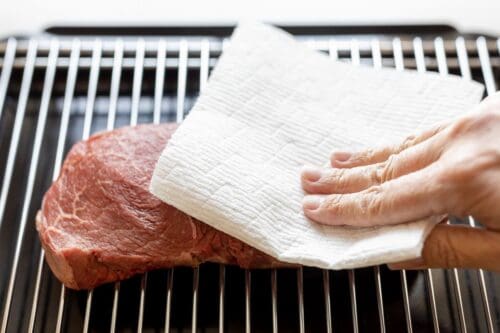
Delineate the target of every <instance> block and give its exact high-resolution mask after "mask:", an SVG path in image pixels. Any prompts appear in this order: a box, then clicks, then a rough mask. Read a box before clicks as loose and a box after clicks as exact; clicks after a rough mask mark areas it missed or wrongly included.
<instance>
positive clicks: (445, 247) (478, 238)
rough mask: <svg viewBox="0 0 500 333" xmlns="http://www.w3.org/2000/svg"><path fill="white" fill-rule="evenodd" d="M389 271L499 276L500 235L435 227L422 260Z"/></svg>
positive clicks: (402, 263)
mask: <svg viewBox="0 0 500 333" xmlns="http://www.w3.org/2000/svg"><path fill="white" fill-rule="evenodd" d="M389 268H390V269H422V268H482V269H486V270H490V271H497V272H500V232H495V231H489V230H485V229H479V228H472V227H466V226H457V225H446V224H443V225H437V226H436V227H435V228H434V229H433V230H432V232H431V233H430V235H429V236H428V237H427V239H426V241H425V244H424V248H423V250H422V257H421V258H418V259H414V260H409V261H404V262H400V263H394V264H389Z"/></svg>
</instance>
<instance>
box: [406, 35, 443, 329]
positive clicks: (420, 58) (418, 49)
mask: <svg viewBox="0 0 500 333" xmlns="http://www.w3.org/2000/svg"><path fill="white" fill-rule="evenodd" d="M413 49H414V52H415V60H416V62H417V71H418V72H420V73H424V72H426V70H427V69H426V66H425V55H424V49H423V47H422V39H421V38H419V37H417V38H415V39H414V40H413ZM425 273H426V281H427V287H428V289H429V302H430V305H431V314H432V323H433V325H434V332H439V330H440V329H439V318H438V314H437V306H436V293H435V290H434V278H433V273H432V270H430V269H426V270H425Z"/></svg>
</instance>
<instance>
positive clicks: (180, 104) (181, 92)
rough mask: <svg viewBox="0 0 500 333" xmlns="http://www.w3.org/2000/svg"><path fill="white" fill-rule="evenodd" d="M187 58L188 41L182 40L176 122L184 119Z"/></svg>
mask: <svg viewBox="0 0 500 333" xmlns="http://www.w3.org/2000/svg"><path fill="white" fill-rule="evenodd" d="M187 60H188V43H187V41H186V40H182V41H181V44H180V48H179V69H178V80H177V122H178V123H180V122H181V121H182V120H183V119H184V100H185V97H186V80H187Z"/></svg>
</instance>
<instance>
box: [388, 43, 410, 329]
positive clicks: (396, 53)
mask: <svg viewBox="0 0 500 333" xmlns="http://www.w3.org/2000/svg"><path fill="white" fill-rule="evenodd" d="M392 49H393V57H394V63H395V66H396V70H398V71H403V70H404V58H403V49H402V47H401V40H400V39H399V38H395V39H394V40H393V42H392ZM400 277H401V291H402V293H403V307H404V311H405V320H406V331H407V332H408V333H412V332H413V325H412V320H411V309H410V296H409V294H408V281H407V279H406V271H405V270H404V269H402V270H401V271H400Z"/></svg>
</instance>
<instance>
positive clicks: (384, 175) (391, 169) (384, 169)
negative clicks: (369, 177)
mask: <svg viewBox="0 0 500 333" xmlns="http://www.w3.org/2000/svg"><path fill="white" fill-rule="evenodd" d="M397 161H398V155H394V154H393V155H390V156H389V158H387V160H386V161H385V162H382V163H380V164H378V165H377V166H376V167H375V170H374V173H373V181H374V182H375V183H376V184H381V183H384V182H386V181H388V180H391V179H394V177H395V175H396V170H395V168H396V165H397Z"/></svg>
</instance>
